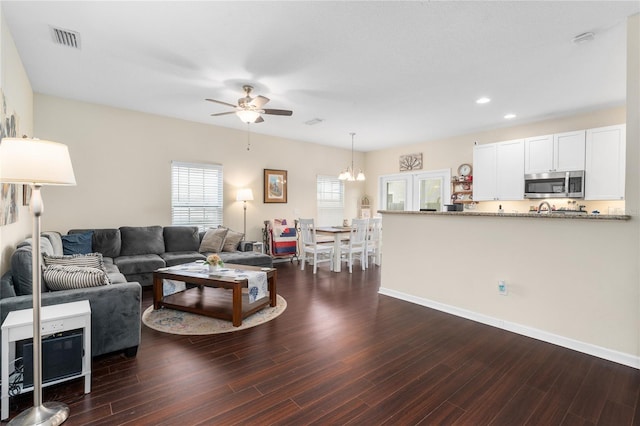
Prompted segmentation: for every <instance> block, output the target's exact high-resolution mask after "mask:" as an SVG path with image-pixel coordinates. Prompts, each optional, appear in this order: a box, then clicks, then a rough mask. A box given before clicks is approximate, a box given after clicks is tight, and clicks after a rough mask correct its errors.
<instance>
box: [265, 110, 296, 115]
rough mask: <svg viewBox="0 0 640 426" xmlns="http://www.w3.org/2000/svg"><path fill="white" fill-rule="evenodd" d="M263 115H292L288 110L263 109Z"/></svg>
mask: <svg viewBox="0 0 640 426" xmlns="http://www.w3.org/2000/svg"><path fill="white" fill-rule="evenodd" d="M264 114H271V115H286V116H290V115H292V114H293V111H289V110H288V109H265V110H264Z"/></svg>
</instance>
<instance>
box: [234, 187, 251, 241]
mask: <svg viewBox="0 0 640 426" xmlns="http://www.w3.org/2000/svg"><path fill="white" fill-rule="evenodd" d="M236 201H242V202H244V231H243V232H244V235H245V237H246V235H247V201H253V191H252V190H251V188H244V189H238V194H237V195H236ZM245 237H242V238H243V239H244V238H245Z"/></svg>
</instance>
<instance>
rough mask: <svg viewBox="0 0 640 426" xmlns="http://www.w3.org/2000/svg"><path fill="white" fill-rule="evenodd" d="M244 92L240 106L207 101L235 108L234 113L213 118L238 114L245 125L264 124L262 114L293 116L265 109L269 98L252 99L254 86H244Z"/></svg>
mask: <svg viewBox="0 0 640 426" xmlns="http://www.w3.org/2000/svg"><path fill="white" fill-rule="evenodd" d="M242 89H243V90H244V98H240V99H238V105H233V104H230V103H228V102H223V101H218V100H216V99H205V100H207V101H209V102H215V103H217V104H221V105H226V106H230V107H231V108H233V109H234V110H233V111H227V112H219V113H217V114H211V116H212V117H218V116H220V115H227V114H236V115H237V116H238V117H239V118H240V120H242V121H243V122H244V123H247V124H248V123H262V122H263V121H264V119H263V118H262V115H261V114H270V115H286V116H290V115H292V114H293V111H289V110H286V109H268V108H263V106H264V105H265V104H266V103H267V102H269V98H266V97H264V96H261V95H258V96H256V97H255V98H252V97H251V91H252V90H253V86H249V85H244V86H242Z"/></svg>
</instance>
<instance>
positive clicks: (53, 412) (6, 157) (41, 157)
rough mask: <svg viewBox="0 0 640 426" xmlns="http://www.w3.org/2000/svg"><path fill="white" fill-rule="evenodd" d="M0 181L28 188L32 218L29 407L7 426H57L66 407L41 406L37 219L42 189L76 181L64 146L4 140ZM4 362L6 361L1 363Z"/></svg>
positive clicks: (0, 146)
mask: <svg viewBox="0 0 640 426" xmlns="http://www.w3.org/2000/svg"><path fill="white" fill-rule="evenodd" d="M0 181H1V182H3V183H13V184H23V185H31V200H30V202H29V210H30V211H31V214H32V216H33V234H32V242H31V257H32V260H31V268H32V274H33V275H32V286H33V291H32V293H33V407H31V408H29V409H28V410H25V411H23V412H22V413H20V414H19V415H18V416H16V417H15V418H14V419H13V420H12V421H11V422H10V424H19V425H59V424H61V423H63V422H64V421H65V420H67V418H68V417H69V407H67V406H66V405H65V404H62V403H59V402H46V403H44V404H43V403H42V335H41V329H40V300H41V294H40V291H41V285H42V272H41V269H40V268H41V266H40V264H41V261H40V216H41V215H42V211H43V203H42V196H41V195H40V188H41V187H42V186H43V185H75V184H76V178H75V176H74V174H73V167H72V166H71V158H70V157H69V150H68V149H67V146H66V145H63V144H60V143H56V142H50V141H45V140H39V139H26V138H25V139H17V138H5V139H2V141H0ZM5 362H6V361H5Z"/></svg>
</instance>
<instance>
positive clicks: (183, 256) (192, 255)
mask: <svg viewBox="0 0 640 426" xmlns="http://www.w3.org/2000/svg"><path fill="white" fill-rule="evenodd" d="M160 257H161V258H162V259H163V260H164V262H165V263H166V264H167V266H173V265H180V264H182V263H189V262H195V261H196V260H204V259H205V257H204V255H202V254H200V253H198V252H197V251H172V252H167V253H162V254H161V255H160Z"/></svg>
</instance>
